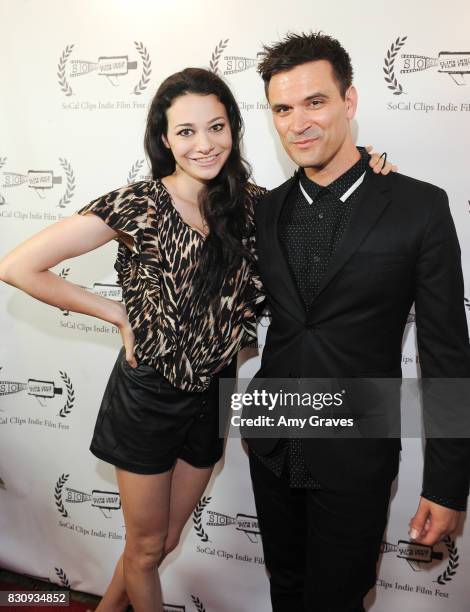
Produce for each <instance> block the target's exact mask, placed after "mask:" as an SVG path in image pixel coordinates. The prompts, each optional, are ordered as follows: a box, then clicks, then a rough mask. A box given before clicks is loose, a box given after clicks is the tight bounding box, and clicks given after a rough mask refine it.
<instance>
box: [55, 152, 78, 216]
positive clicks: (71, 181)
mask: <svg viewBox="0 0 470 612" xmlns="http://www.w3.org/2000/svg"><path fill="white" fill-rule="evenodd" d="M59 161H60V165H61V166H62V169H63V170H64V171H65V176H66V178H67V185H66V189H65V193H64V195H63V196H62V197H61V198H60V201H59V204H58V206H59V208H65V206H66V205H67V204H69V202H70V201H71V199H72V198H73V193H74V191H75V175H74V173H73V170H72V166H71V165H70V163H69V162H68V161H67V160H66V159H65V158H64V157H59Z"/></svg>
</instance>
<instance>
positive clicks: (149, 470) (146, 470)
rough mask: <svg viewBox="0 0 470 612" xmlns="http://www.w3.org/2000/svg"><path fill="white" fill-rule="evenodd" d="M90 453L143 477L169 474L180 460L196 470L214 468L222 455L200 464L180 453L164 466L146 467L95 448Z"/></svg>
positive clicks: (91, 447)
mask: <svg viewBox="0 0 470 612" xmlns="http://www.w3.org/2000/svg"><path fill="white" fill-rule="evenodd" d="M90 452H91V453H92V454H93V455H94V456H95V457H96V458H97V459H100V460H101V461H105V462H106V463H110V464H111V465H114V467H116V468H119V469H121V470H125V471H126V472H132V473H133V474H145V475H153V474H164V473H165V472H169V471H170V470H171V469H172V468H173V466H174V465H175V463H176V461H177V460H178V459H182V460H183V461H185V462H186V463H189V465H191V466H192V467H194V468H197V469H201V470H202V469H205V468H210V467H214V466H215V465H216V463H218V462H219V461H220V459H221V458H222V454H221V455H220V456H219V457H218V458H216V459H215V458H214V460H213V461H209V462H208V463H201V462H199V461H194V459H193V458H190V457H188V456H186V455H185V454H184V453H182V454H181V455H180V456H178V457H176V459H175V460H174V461H172V462H171V463H168V464H166V465H158V466H157V465H147V464H139V463H129V462H128V461H123V460H122V459H121V458H119V457H114V456H113V455H110V454H109V453H106V452H103V451H102V450H100V449H98V448H96V446H93V445H91V446H90Z"/></svg>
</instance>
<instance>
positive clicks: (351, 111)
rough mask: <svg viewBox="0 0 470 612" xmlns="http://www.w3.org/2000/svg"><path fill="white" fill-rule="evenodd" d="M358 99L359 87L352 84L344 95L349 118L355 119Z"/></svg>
mask: <svg viewBox="0 0 470 612" xmlns="http://www.w3.org/2000/svg"><path fill="white" fill-rule="evenodd" d="M357 99H358V96H357V89H356V88H355V87H354V85H351V87H349V88H348V89H347V91H346V94H345V96H344V101H345V103H346V110H347V115H348V119H353V118H354V115H355V114H356V109H357Z"/></svg>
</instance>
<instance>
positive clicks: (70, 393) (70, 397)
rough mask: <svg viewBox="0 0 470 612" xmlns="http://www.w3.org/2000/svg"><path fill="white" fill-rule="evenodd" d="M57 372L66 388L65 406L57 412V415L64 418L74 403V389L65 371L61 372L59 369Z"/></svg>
mask: <svg viewBox="0 0 470 612" xmlns="http://www.w3.org/2000/svg"><path fill="white" fill-rule="evenodd" d="M59 374H60V377H61V378H62V380H63V381H64V383H65V387H66V389H67V401H66V402H65V406H64V407H63V408H62V410H61V411H60V412H59V416H60V417H62V418H63V419H65V417H66V416H67V415H69V414H70V413H71V412H72V408H73V405H74V403H75V391H74V388H73V385H72V381H71V380H70V378H69V377H68V376H67V374H66V373H65V372H61V371H60V370H59Z"/></svg>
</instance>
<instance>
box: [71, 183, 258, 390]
mask: <svg viewBox="0 0 470 612" xmlns="http://www.w3.org/2000/svg"><path fill="white" fill-rule="evenodd" d="M264 193H265V190H264V189H263V188H261V187H257V186H255V185H253V184H248V185H247V189H246V198H247V208H248V211H249V223H250V228H249V230H250V231H249V236H248V238H247V239H246V246H248V247H249V249H250V251H251V252H252V253H253V254H255V250H254V249H255V244H254V241H255V238H254V218H253V207H254V206H255V205H256V202H257V201H258V200H259V198H260V197H261V196H262V195H263V194H264ZM90 212H91V213H95V214H97V215H98V216H99V217H100V218H101V219H103V220H104V221H105V222H106V223H107V224H108V225H109V226H110V227H112V228H113V229H114V230H116V231H117V232H118V236H117V238H116V239H117V240H118V241H119V247H118V252H117V257H116V262H115V265H114V267H115V269H116V271H117V273H118V282H119V284H120V286H121V287H122V293H123V301H124V303H125V305H126V309H127V313H128V316H129V322H130V324H131V327H132V329H133V331H134V334H135V340H136V344H135V356H136V359H137V362H138V363H145V364H148V365H151V366H153V367H155V369H156V370H158V371H159V372H160V373H161V374H163V376H165V377H166V378H167V379H168V380H169V381H170V382H171V383H172V384H173V385H174V386H175V387H178V388H180V389H182V390H185V391H204V390H205V389H207V387H208V386H209V382H210V378H211V375H213V374H215V373H216V372H218V371H219V370H221V369H222V368H223V367H224V366H225V365H227V364H228V363H229V361H230V360H231V359H232V357H233V356H234V355H235V354H236V353H237V352H238V351H239V350H240V349H241V348H242V347H243V346H246V345H247V344H250V343H252V342H253V341H254V340H256V315H255V311H256V309H257V307H258V305H259V304H261V303H262V302H263V300H264V294H263V289H262V285H261V281H260V279H259V276H258V274H257V272H256V270H255V269H254V268H255V265H254V264H253V263H250V262H248V261H247V260H246V259H244V260H243V263H242V264H241V265H240V266H239V268H238V269H237V270H236V272H234V273H232V274H231V275H227V276H226V278H225V281H224V284H223V288H222V292H221V296H220V309H219V311H218V312H217V311H216V312H214V311H213V309H212V308H209V309H207V308H206V309H205V310H203V311H201V309H197V308H196V307H195V304H194V300H193V299H191V284H192V280H193V277H194V273H195V270H196V265H197V261H198V254H199V252H200V249H201V247H202V245H203V241H204V237H203V236H202V235H201V234H200V233H199V232H198V231H197V230H195V229H193V228H191V227H190V226H189V225H187V224H186V223H185V222H184V221H183V219H182V217H181V215H180V214H179V212H178V211H177V210H176V208H175V207H174V205H173V202H172V199H171V196H170V194H169V193H168V191H167V190H166V188H165V186H164V185H163V183H162V182H161V181H160V180H150V181H140V182H137V183H133V184H131V185H126V186H124V187H121V188H119V189H116V190H114V191H111V192H110V193H107V194H105V195H103V196H101V197H99V198H97V199H96V200H93V201H92V202H90V203H89V204H88V205H87V206H85V207H84V208H82V209H81V210H79V211H78V214H82V215H83V214H86V213H90ZM255 256H256V255H255Z"/></svg>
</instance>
